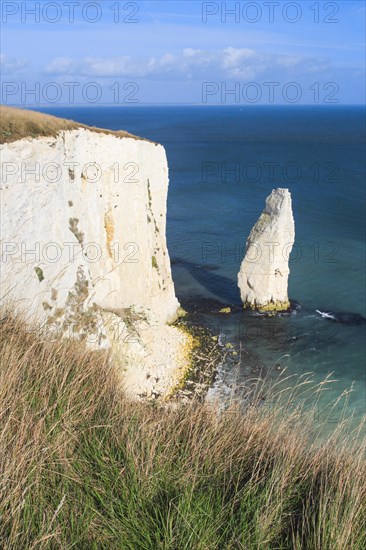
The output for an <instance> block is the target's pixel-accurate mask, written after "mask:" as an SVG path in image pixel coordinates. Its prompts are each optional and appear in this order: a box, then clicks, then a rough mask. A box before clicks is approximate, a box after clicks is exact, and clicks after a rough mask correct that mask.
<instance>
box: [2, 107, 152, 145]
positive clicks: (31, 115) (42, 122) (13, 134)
mask: <svg viewBox="0 0 366 550" xmlns="http://www.w3.org/2000/svg"><path fill="white" fill-rule="evenodd" d="M78 128H85V129H86V130H90V131H91V132H97V133H100V134H111V135H113V136H116V137H119V138H124V137H129V138H133V139H141V140H142V139H143V138H139V137H137V136H134V135H133V134H129V133H128V132H124V131H118V132H114V131H113V130H105V129H102V128H95V127H92V126H86V125H85V124H81V123H80V122H74V121H73V120H66V119H64V118H58V117H55V116H51V115H46V114H44V113H39V112H37V111H28V110H26V109H16V108H13V107H6V106H4V105H0V143H1V144H3V143H12V142H13V141H17V140H18V139H24V138H37V137H56V136H57V134H58V133H59V132H61V131H62V130H76V129H78Z"/></svg>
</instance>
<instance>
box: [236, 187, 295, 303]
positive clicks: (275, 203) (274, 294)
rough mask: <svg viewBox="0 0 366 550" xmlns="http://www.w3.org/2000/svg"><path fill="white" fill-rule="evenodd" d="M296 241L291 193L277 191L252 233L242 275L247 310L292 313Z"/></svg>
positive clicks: (241, 292) (240, 280)
mask: <svg viewBox="0 0 366 550" xmlns="http://www.w3.org/2000/svg"><path fill="white" fill-rule="evenodd" d="M294 240H295V223H294V218H293V214H292V203H291V194H290V192H289V190H288V189H281V188H279V189H274V190H273V191H272V193H271V194H270V195H269V197H267V199H266V206H265V209H264V211H263V213H262V214H261V215H260V217H259V219H258V221H257V222H256V224H255V225H254V227H253V229H252V230H251V232H250V235H249V238H248V240H247V243H246V253H245V257H244V260H243V262H242V264H241V267H240V271H239V274H238V284H239V288H240V295H241V299H242V302H243V304H244V307H245V308H248V309H253V310H258V311H273V312H276V311H286V310H288V309H289V307H290V302H289V299H288V276H289V273H290V270H289V257H290V253H291V250H292V247H293V244H294Z"/></svg>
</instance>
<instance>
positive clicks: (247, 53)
mask: <svg viewBox="0 0 366 550" xmlns="http://www.w3.org/2000/svg"><path fill="white" fill-rule="evenodd" d="M329 67H330V63H329V61H328V60H326V59H325V58H320V57H306V56H300V55H279V54H272V53H263V52H258V51H255V50H253V49H249V48H233V47H227V48H224V49H221V50H217V51H207V50H199V49H193V48H185V49H183V50H182V51H181V53H179V54H172V53H169V52H167V53H165V54H164V55H161V56H160V57H150V58H145V59H138V58H134V57H132V56H122V57H109V58H101V57H85V58H82V59H75V58H65V57H58V58H56V59H54V60H53V61H51V63H49V64H48V65H47V66H46V67H45V69H44V73H46V74H49V75H56V76H62V75H69V76H85V77H95V78H98V77H115V78H117V77H127V78H155V79H169V80H179V79H188V80H195V79H196V80H202V79H217V78H231V79H245V80H247V79H254V78H274V77H277V78H280V77H285V76H286V75H289V76H291V77H292V78H294V77H296V76H301V75H304V74H307V73H314V72H318V71H322V70H324V69H326V68H329Z"/></svg>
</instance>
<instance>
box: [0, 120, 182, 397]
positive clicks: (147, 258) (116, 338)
mask: <svg viewBox="0 0 366 550" xmlns="http://www.w3.org/2000/svg"><path fill="white" fill-rule="evenodd" d="M1 161H2V177H1V243H2V258H1V260H2V262H1V268H2V269H1V276H2V286H1V297H2V299H3V300H4V301H5V302H6V301H10V302H11V303H12V304H14V305H15V307H17V308H18V309H20V310H22V311H23V312H26V314H27V317H28V318H29V319H30V320H31V321H32V322H33V323H36V324H38V325H39V324H40V325H42V326H43V327H47V329H49V330H51V329H52V328H56V329H57V330H58V334H59V333H60V331H61V333H62V335H63V336H64V335H66V336H72V337H80V336H84V337H85V338H88V339H89V341H90V345H91V347H93V348H94V349H95V348H96V349H101V348H111V349H112V352H113V355H114V356H115V359H116V362H117V363H118V365H119V366H121V372H122V371H124V372H125V378H126V379H127V380H128V388H126V389H128V390H130V393H132V394H133V395H150V394H151V393H153V392H155V393H156V394H159V395H160V394H164V393H166V392H167V391H168V389H169V386H170V387H171V386H172V385H174V384H175V383H176V382H177V381H178V380H179V376H180V374H181V373H182V372H183V371H185V369H186V368H187V361H188V360H189V349H188V348H189V345H188V344H189V342H188V337H186V335H184V334H183V333H181V332H180V331H179V330H178V329H177V328H176V327H171V326H167V325H166V323H169V322H171V321H173V320H174V319H175V318H176V317H177V310H178V307H179V303H178V301H177V299H176V297H175V292H174V285H173V281H172V277H171V269H170V260H169V254H168V251H167V245H166V236H165V230H166V204H167V191H168V166H167V159H166V154H165V150H164V148H163V147H162V146H161V145H158V144H155V143H151V142H149V141H144V140H140V139H136V138H133V137H120V136H118V135H113V134H111V133H110V134H104V133H101V132H97V131H92V130H89V129H86V128H76V129H71V130H62V131H60V132H59V133H58V134H57V135H56V136H55V137H37V138H25V139H20V140H17V141H14V142H12V143H6V144H3V145H2V146H1ZM162 340H163V344H164V345H161V342H162ZM164 350H165V351H164ZM137 375H138V377H137V378H136V376H137ZM154 380H156V383H155V382H153V381H154ZM159 384H160V385H159Z"/></svg>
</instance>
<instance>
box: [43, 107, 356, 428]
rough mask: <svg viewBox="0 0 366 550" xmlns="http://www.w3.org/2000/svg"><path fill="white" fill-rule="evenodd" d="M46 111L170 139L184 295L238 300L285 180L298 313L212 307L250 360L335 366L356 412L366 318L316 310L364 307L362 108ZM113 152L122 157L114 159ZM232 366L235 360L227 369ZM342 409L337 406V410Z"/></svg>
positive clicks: (174, 246) (328, 396) (176, 268)
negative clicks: (330, 317)
mask: <svg viewBox="0 0 366 550" xmlns="http://www.w3.org/2000/svg"><path fill="white" fill-rule="evenodd" d="M47 112H50V113H52V114H56V115H59V116H64V117H67V118H73V119H74V120H78V121H80V122H83V123H87V124H91V125H95V126H102V127H105V128H111V129H126V130H128V131H130V132H132V133H136V134H138V135H142V136H144V137H147V138H150V139H152V140H154V141H158V142H160V143H162V144H163V145H164V146H165V148H166V151H167V155H168V161H169V168H170V190H169V204H168V224H167V236H168V245H169V251H170V256H171V258H172V262H173V266H172V268H173V278H174V282H175V286H176V292H177V295H178V297H179V298H180V299H182V300H184V299H186V298H187V297H189V298H192V297H195V298H197V299H201V298H213V299H216V300H220V301H221V302H223V303H225V304H228V303H238V302H239V293H238V289H237V285H236V277H237V273H238V270H239V266H240V263H241V260H242V258H243V254H244V246H245V241H246V238H247V236H248V234H249V231H250V229H251V227H252V226H253V224H254V223H255V221H256V219H257V218H258V216H259V214H260V213H261V211H262V210H263V206H264V201H265V198H266V196H267V195H268V194H269V193H270V191H271V190H272V189H273V188H275V187H288V188H289V189H290V191H291V194H292V199H293V210H294V217H295V223H296V247H295V250H294V252H293V254H292V257H291V263H290V267H291V275H290V282H289V294H290V297H291V298H292V299H295V300H297V301H299V302H300V304H301V308H302V309H301V311H299V312H298V313H297V314H296V315H294V316H291V317H287V318H284V317H283V318H277V319H263V318H259V317H255V316H253V315H251V314H249V313H244V312H239V313H235V314H232V315H230V316H227V317H223V316H220V317H218V316H213V315H204V316H202V322H205V323H207V324H209V325H213V326H215V328H216V329H217V328H219V330H220V331H221V333H222V337H223V339H224V340H228V341H230V342H233V343H234V345H235V346H236V347H237V348H240V347H241V348H242V349H243V350H244V352H243V364H242V365H241V367H240V369H239V376H240V372H241V373H242V375H243V378H245V376H247V375H246V374H245V372H246V370H248V368H250V369H252V367H253V366H254V367H255V366H261V367H262V366H263V367H265V368H266V369H269V368H271V367H272V366H273V365H274V364H276V365H277V366H278V365H280V366H282V367H287V372H288V373H296V374H301V373H304V372H308V371H312V372H314V379H315V380H316V381H320V380H322V379H324V377H325V376H326V375H327V374H329V373H330V372H332V373H333V378H334V379H335V380H336V382H334V383H332V386H331V389H329V390H328V391H327V392H325V394H324V397H323V398H322V403H323V404H324V406H325V407H326V406H327V403H329V402H330V401H331V400H332V399H333V398H335V397H336V396H337V395H339V394H340V393H341V392H342V391H344V390H345V389H347V388H350V387H351V386H353V392H352V393H351V395H350V398H349V404H348V407H349V410H352V411H355V414H356V416H357V417H360V416H361V415H363V414H365V412H366V390H365V388H366V372H365V326H366V325H365V324H359V325H352V324H351V325H348V324H340V323H332V322H330V321H327V320H325V319H322V318H321V317H320V316H319V315H318V314H317V313H316V312H315V310H316V309H319V310H321V311H336V312H351V313H358V314H361V315H363V316H365V310H366V307H365V306H366V299H365V298H366V296H365V286H366V285H365V244H364V241H365V153H364V151H365V138H364V135H365V127H364V126H365V123H364V110H363V109H362V108H359V107H327V108H324V107H323V108H321V107H317V108H314V107H294V106H290V107H289V106H287V107H273V106H272V107H247V108H245V107H244V108H243V107H237V106H234V107H228V106H225V107H198V106H197V107H128V108H126V107H121V108H119V107H113V108H108V107H100V108H70V109H66V108H62V109H61V108H59V109H52V110H51V109H48V110H47ZM116 160H117V159H116ZM227 368H228V369H229V368H230V367H229V366H228V367H227ZM333 418H334V419H335V415H333Z"/></svg>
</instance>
